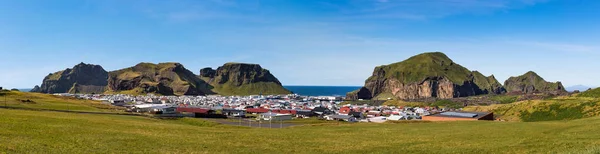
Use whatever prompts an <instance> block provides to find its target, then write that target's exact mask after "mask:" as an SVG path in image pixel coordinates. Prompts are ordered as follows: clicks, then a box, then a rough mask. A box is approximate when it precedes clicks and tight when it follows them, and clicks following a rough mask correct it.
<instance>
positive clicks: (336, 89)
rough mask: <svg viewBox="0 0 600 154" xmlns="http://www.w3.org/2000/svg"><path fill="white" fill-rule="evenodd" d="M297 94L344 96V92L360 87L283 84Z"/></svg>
mask: <svg viewBox="0 0 600 154" xmlns="http://www.w3.org/2000/svg"><path fill="white" fill-rule="evenodd" d="M284 87H285V88H286V89H288V90H290V91H292V92H294V93H295V94H298V95H304V96H346V93H348V92H351V91H354V90H357V89H359V88H361V87H358V86H356V87H354V86H284Z"/></svg>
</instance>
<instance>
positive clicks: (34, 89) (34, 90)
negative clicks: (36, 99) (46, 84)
mask: <svg viewBox="0 0 600 154" xmlns="http://www.w3.org/2000/svg"><path fill="white" fill-rule="evenodd" d="M41 89H42V88H40V86H38V85H35V87H33V89H31V90H30V91H29V92H40V91H42V90H41Z"/></svg>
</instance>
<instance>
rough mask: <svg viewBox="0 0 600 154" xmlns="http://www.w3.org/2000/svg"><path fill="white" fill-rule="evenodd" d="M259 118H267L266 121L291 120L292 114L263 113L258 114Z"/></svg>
mask: <svg viewBox="0 0 600 154" xmlns="http://www.w3.org/2000/svg"><path fill="white" fill-rule="evenodd" d="M259 119H260V120H267V121H282V120H292V115H291V114H277V113H271V112H268V113H263V114H260V117H259Z"/></svg>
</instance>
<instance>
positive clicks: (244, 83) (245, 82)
mask: <svg viewBox="0 0 600 154" xmlns="http://www.w3.org/2000/svg"><path fill="white" fill-rule="evenodd" d="M200 78H201V79H203V80H204V81H206V82H207V83H209V84H210V85H211V86H213V87H214V89H213V91H214V92H216V93H218V94H221V95H257V94H264V95H268V94H289V93H290V91H289V90H287V89H285V88H284V87H283V86H282V85H281V82H279V80H278V79H277V78H275V76H273V74H271V72H269V70H266V69H263V68H262V67H261V66H260V65H258V64H244V63H226V64H225V65H223V66H221V67H219V68H217V70H213V69H212V68H204V69H201V70H200Z"/></svg>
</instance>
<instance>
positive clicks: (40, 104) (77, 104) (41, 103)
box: [0, 91, 123, 112]
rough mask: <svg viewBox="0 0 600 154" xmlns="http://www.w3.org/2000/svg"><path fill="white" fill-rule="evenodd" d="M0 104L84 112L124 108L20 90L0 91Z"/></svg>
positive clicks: (117, 110) (118, 110)
mask: <svg viewBox="0 0 600 154" xmlns="http://www.w3.org/2000/svg"><path fill="white" fill-rule="evenodd" d="M5 101H6V102H5ZM0 106H9V107H19V108H28V109H47V110H68V111H84V112H121V111H122V110H123V109H122V108H118V107H114V106H111V105H106V104H102V103H101V102H98V101H92V100H80V99H75V98H71V97H60V96H54V95H48V94H41V93H29V92H18V91H0Z"/></svg>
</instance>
